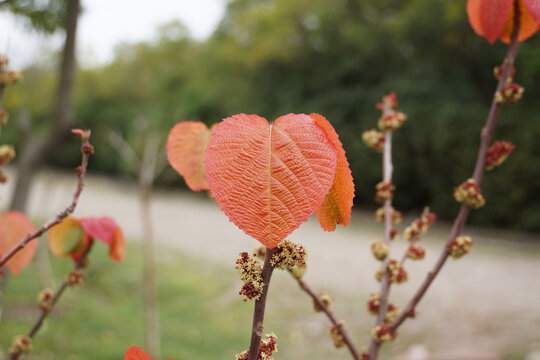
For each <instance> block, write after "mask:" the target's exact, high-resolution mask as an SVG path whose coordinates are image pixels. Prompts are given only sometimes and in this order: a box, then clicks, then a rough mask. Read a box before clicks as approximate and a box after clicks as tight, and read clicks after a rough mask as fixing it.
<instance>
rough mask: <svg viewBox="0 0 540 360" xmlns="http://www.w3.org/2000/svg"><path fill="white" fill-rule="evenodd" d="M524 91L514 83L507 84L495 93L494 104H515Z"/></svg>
mask: <svg viewBox="0 0 540 360" xmlns="http://www.w3.org/2000/svg"><path fill="white" fill-rule="evenodd" d="M524 91H525V89H523V87H522V86H520V85H518V84H516V83H511V84H507V85H505V86H504V87H503V88H502V89H501V90H500V91H497V92H496V93H495V102H496V103H498V104H515V103H517V102H518V101H519V100H521V97H522V96H523V92H524Z"/></svg>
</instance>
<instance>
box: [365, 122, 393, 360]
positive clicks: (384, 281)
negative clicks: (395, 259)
mask: <svg viewBox="0 0 540 360" xmlns="http://www.w3.org/2000/svg"><path fill="white" fill-rule="evenodd" d="M392 171H393V165H392V132H390V131H386V132H385V134H384V150H383V181H384V182H388V183H390V184H391V183H392ZM391 232H392V199H388V200H386V201H385V202H384V243H385V244H386V246H389V245H390V242H391V240H392V235H391ZM389 261H390V257H389V256H387V257H386V259H384V261H383V264H382V269H383V272H382V278H381V292H380V305H379V313H378V314H377V320H376V321H375V326H378V325H380V324H382V323H383V322H384V319H385V318H386V313H387V311H388V297H389V296H390V274H389V273H388V264H389ZM379 346H380V343H379V342H378V341H376V340H375V338H372V339H371V342H370V345H369V356H370V359H376V358H377V354H378V351H379Z"/></svg>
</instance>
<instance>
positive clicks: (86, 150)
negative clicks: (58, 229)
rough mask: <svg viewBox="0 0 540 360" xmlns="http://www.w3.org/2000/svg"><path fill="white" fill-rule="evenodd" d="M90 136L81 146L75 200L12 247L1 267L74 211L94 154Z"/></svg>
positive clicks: (1, 262)
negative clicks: (89, 162)
mask: <svg viewBox="0 0 540 360" xmlns="http://www.w3.org/2000/svg"><path fill="white" fill-rule="evenodd" d="M88 138H89V136H83V140H82V146H81V153H82V160H81V165H80V167H78V168H77V174H78V176H79V181H78V183H77V189H76V190H75V193H74V194H73V200H72V201H71V204H70V205H69V206H68V207H67V208H66V209H65V210H64V211H62V212H61V213H59V214H58V215H56V217H54V218H53V219H51V220H49V221H48V222H46V223H45V224H43V225H42V226H41V227H40V228H39V229H38V230H36V231H34V232H32V233H30V234H27V235H26V236H25V237H24V238H23V239H22V240H21V241H19V242H18V243H17V244H16V245H15V246H14V247H12V248H11V249H10V250H9V251H8V252H7V253H6V254H5V255H4V256H2V257H1V258H0V267H2V266H3V265H4V264H5V263H6V262H8V261H9V259H11V258H12V257H13V256H14V255H15V254H16V253H17V252H19V251H21V250H22V249H23V248H24V247H25V246H26V245H27V244H28V243H29V242H30V241H32V240H34V239H37V238H38V237H40V236H41V235H42V234H43V233H45V232H47V231H48V230H49V229H50V228H52V227H53V226H55V225H57V224H59V223H60V222H62V220H63V219H64V218H66V217H67V216H68V215H70V214H71V213H73V211H74V210H75V207H77V203H78V201H79V197H80V195H81V192H82V190H83V188H84V178H85V176H86V168H87V167H88V158H89V157H90V155H91V154H92V151H91V150H90V149H91V148H92V145H90V142H89V139H88Z"/></svg>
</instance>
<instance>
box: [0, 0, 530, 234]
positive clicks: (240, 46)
mask: <svg viewBox="0 0 540 360" xmlns="http://www.w3.org/2000/svg"><path fill="white" fill-rule="evenodd" d="M465 3H466V1H465V0H456V1H445V0H407V1H404V0H334V1H331V2H329V1H327V0H233V1H231V2H230V4H229V5H228V8H227V12H226V14H225V16H224V18H223V20H222V22H221V24H220V25H219V28H218V29H217V30H216V31H215V33H214V34H213V35H212V36H211V37H210V38H209V39H207V40H205V41H202V42H200V41H195V40H194V39H192V38H191V37H190V36H189V33H188V31H187V30H186V29H185V27H183V26H182V25H181V24H179V23H174V24H169V25H167V26H164V27H163V28H162V29H161V38H160V39H159V41H155V42H152V43H141V44H132V45H123V46H121V47H119V48H118V51H117V56H116V58H115V60H114V61H113V62H112V63H111V64H109V65H106V66H102V67H99V68H93V69H81V70H80V71H79V73H78V79H77V94H76V116H77V122H78V123H79V124H80V126H81V127H88V128H91V129H92V130H93V138H94V145H95V146H96V149H97V153H96V156H95V157H94V158H93V159H92V164H91V168H92V171H102V172H108V173H114V174H127V171H126V169H125V168H123V165H122V161H121V158H120V157H119V156H118V155H117V154H116V153H115V151H114V150H113V149H112V148H111V147H110V145H109V140H108V134H109V131H110V130H111V129H116V130H118V131H120V132H121V133H122V134H124V136H126V137H127V138H129V139H135V138H138V137H139V136H137V135H138V133H139V132H141V126H140V121H138V120H137V119H140V118H146V119H147V120H148V121H149V122H150V123H151V129H152V131H156V132H158V133H159V134H161V136H162V137H163V139H165V138H166V135H167V132H168V130H169V129H170V128H171V127H172V126H173V125H174V124H175V123H176V122H178V121H181V120H201V121H204V122H206V123H207V124H212V123H215V122H218V121H220V120H221V119H223V118H225V117H227V116H230V115H233V114H236V113H240V112H244V113H257V114H259V115H262V116H265V117H267V118H268V119H274V118H276V117H277V116H279V115H282V114H285V113H289V112H296V113H310V112H319V113H321V114H323V115H325V116H326V117H327V118H328V119H329V120H330V122H332V124H333V125H334V126H335V127H336V129H337V131H338V133H339V134H340V137H341V139H342V141H343V144H344V147H345V149H346V151H347V154H348V157H349V160H350V163H351V166H352V171H353V176H354V178H355V183H356V203H357V205H359V206H365V207H374V206H375V204H374V202H373V192H374V186H375V184H376V183H377V182H378V181H379V180H380V176H381V175H380V174H381V158H380V155H378V154H376V153H374V152H373V151H371V150H370V149H368V148H367V147H366V146H365V145H364V144H363V143H362V141H361V133H362V131H364V130H367V129H370V128H374V127H375V126H376V122H377V119H378V115H379V113H378V111H377V110H375V108H374V104H375V103H376V102H378V101H379V99H380V97H381V96H382V95H383V94H386V93H388V92H389V91H392V90H394V91H396V92H397V94H398V100H399V102H400V107H401V109H402V110H403V111H404V112H406V113H407V114H408V121H407V122H406V124H405V125H404V126H403V128H402V129H400V130H399V131H398V132H397V133H396V135H395V136H394V159H395V161H394V162H395V172H394V174H395V185H396V187H397V192H396V197H395V203H396V206H397V208H399V209H401V210H405V211H408V210H411V211H412V210H415V211H420V209H421V208H422V207H423V206H425V205H429V206H431V208H432V210H433V211H435V212H436V213H437V214H439V215H440V216H441V217H443V218H444V217H446V218H450V217H453V216H454V214H455V213H456V210H457V207H458V204H456V203H455V202H454V200H453V199H452V197H451V193H452V190H453V188H454V187H455V186H457V185H458V184H459V183H461V182H462V181H464V180H465V179H466V178H467V177H468V176H470V174H471V173H472V168H473V165H474V159H475V156H476V152H477V147H478V143H479V133H480V130H481V127H482V125H483V123H484V121H485V118H486V116H487V112H488V108H489V104H490V102H491V99H492V96H493V92H494V88H495V85H496V83H495V80H494V79H493V74H492V69H493V67H494V66H496V65H498V64H500V63H501V62H502V59H503V57H504V54H505V50H506V46H505V45H504V44H501V43H500V42H498V43H497V44H495V45H493V46H492V45H489V44H488V43H487V41H486V40H485V39H483V38H480V37H478V36H477V35H476V34H474V32H473V31H472V29H471V28H470V26H469V24H468V21H467V17H466V13H465ZM516 68H517V69H518V72H517V75H516V81H517V82H518V83H520V84H521V85H523V86H524V87H525V90H526V91H525V96H524V99H523V100H522V101H521V102H520V103H518V104H517V105H515V106H508V107H505V108H504V109H503V110H502V112H501V114H500V117H499V126H498V129H497V131H496V133H495V139H499V140H508V141H511V142H513V143H515V144H516V145H517V149H516V150H515V152H514V153H513V154H512V155H511V158H510V159H509V161H507V163H505V164H504V165H503V166H502V167H501V168H497V169H495V170H494V171H493V172H492V173H490V174H489V175H488V176H487V177H486V178H485V181H484V183H483V192H484V194H485V196H486V198H487V205H488V206H486V207H485V208H483V209H482V210H481V211H478V212H474V214H473V218H472V222H473V223H475V224H482V225H492V226H501V227H512V228H517V229H526V230H535V231H538V230H540V221H538V220H539V219H540V167H538V166H537V165H538V164H540V162H539V160H540V146H539V145H538V144H539V142H538V139H539V138H540V121H539V120H540V102H539V101H538V98H539V94H540V36H539V35H536V37H534V38H532V39H530V40H528V41H526V42H525V43H523V44H522V45H521V46H520V51H519V54H518V59H517V62H516ZM54 70H55V68H54V66H53V65H51V66H48V67H43V66H41V67H38V66H36V67H32V68H30V69H27V70H26V71H25V73H24V76H25V78H24V81H23V82H22V83H21V85H19V86H18V87H14V88H12V89H10V91H8V92H7V93H6V98H5V107H6V109H7V110H8V111H10V112H11V114H12V118H16V117H17V114H18V113H20V112H21V111H24V110H26V111H29V113H30V114H31V117H32V122H33V124H34V126H35V127H37V128H40V127H42V128H44V127H46V126H47V122H48V119H49V118H50V116H51V110H52V100H53V97H54V89H55V81H56V78H55V73H54ZM7 130H8V133H7V135H5V137H4V140H6V141H7V142H12V143H16V144H19V143H18V141H19V135H18V134H17V130H16V126H9V127H8V129H7ZM145 131H147V130H145ZM77 146H78V144H77V143H76V141H73V142H72V143H68V144H65V145H62V146H59V149H58V151H57V155H56V156H55V157H54V158H53V159H52V160H51V164H53V165H58V166H73V164H75V163H76V162H77V159H78V156H79V155H78V152H77V151H76V148H77ZM159 181H160V183H161V184H162V185H167V186H177V185H178V184H180V182H179V181H178V176H177V175H175V174H174V173H173V172H172V170H169V171H168V172H166V173H165V174H164V175H163V176H162V177H161V178H160V179H159Z"/></svg>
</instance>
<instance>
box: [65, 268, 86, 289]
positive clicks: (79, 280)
mask: <svg viewBox="0 0 540 360" xmlns="http://www.w3.org/2000/svg"><path fill="white" fill-rule="evenodd" d="M66 282H67V284H68V286H75V285H82V284H84V274H83V273H82V272H80V271H78V270H73V271H71V272H70V273H69V274H68V276H67V279H66Z"/></svg>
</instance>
